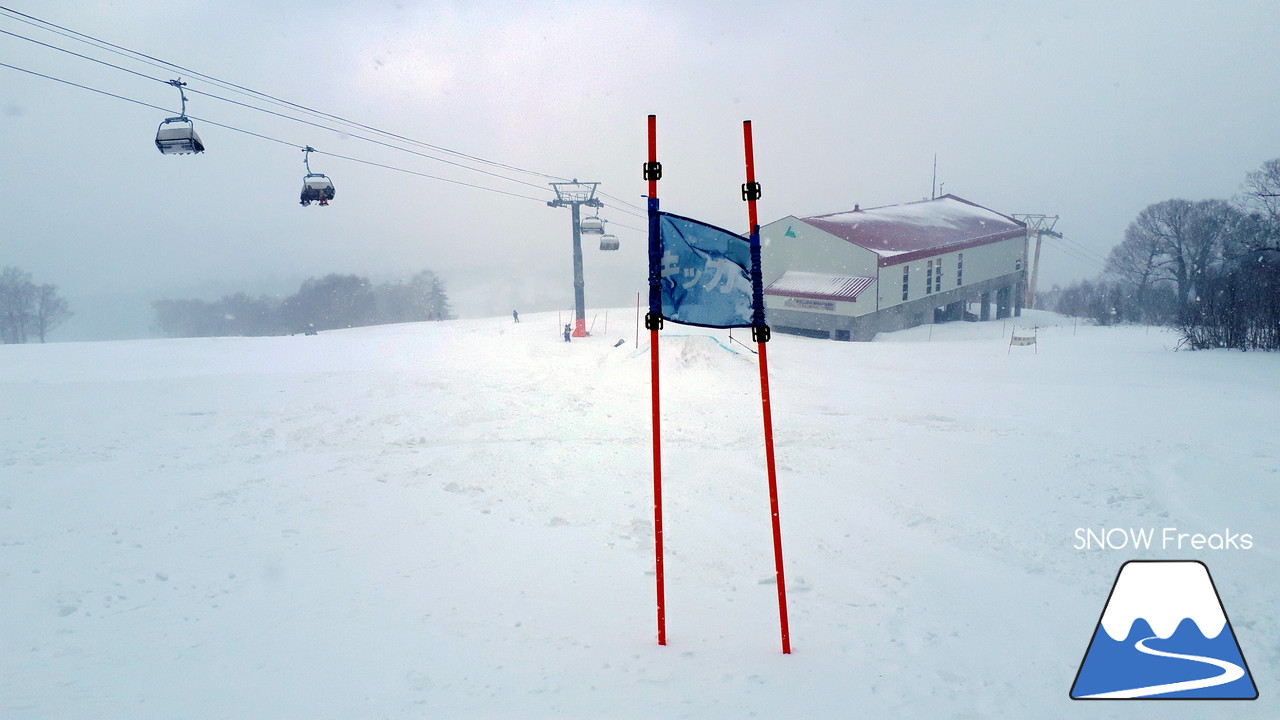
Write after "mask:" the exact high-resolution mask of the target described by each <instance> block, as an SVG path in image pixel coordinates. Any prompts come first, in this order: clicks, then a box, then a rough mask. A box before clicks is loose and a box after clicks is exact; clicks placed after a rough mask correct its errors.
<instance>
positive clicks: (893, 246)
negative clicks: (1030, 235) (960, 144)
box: [800, 195, 1026, 267]
mask: <svg viewBox="0 0 1280 720" xmlns="http://www.w3.org/2000/svg"><path fill="white" fill-rule="evenodd" d="M800 220H801V222H804V223H806V224H808V225H812V226H813V227H815V228H818V229H819V230H822V231H824V232H827V233H830V234H832V235H835V236H836V237H838V238H841V239H843V240H846V241H848V242H851V243H853V244H854V245H857V246H859V247H864V248H866V249H868V250H870V251H872V252H874V253H876V254H877V255H879V256H880V260H879V263H878V264H879V265H880V266H881V267H884V266H885V265H896V264H898V263H902V262H910V261H912V260H915V259H916V258H919V257H926V256H932V255H937V254H938V252H939V251H943V252H952V251H955V250H963V249H965V248H967V247H973V246H975V245H985V244H987V243H991V242H997V241H999V240H1008V239H1010V238H1015V237H1024V236H1025V235H1026V226H1025V225H1024V224H1023V223H1021V222H1019V221H1017V220H1014V219H1013V218H1011V217H1009V216H1008V215H1003V214H1001V213H998V212H996V211H995V210H990V209H988V208H984V207H982V206H981V205H976V204H974V203H971V202H969V201H968V200H965V199H963V198H959V197H956V196H955V195H943V196H942V197H939V198H934V199H933V200H920V201H919V202H913V203H905V204H902V205H886V206H883V207H877V208H867V209H865V210H862V209H858V210H852V211H849V212H841V213H832V214H830V215H815V216H813V217H806V218H800Z"/></svg>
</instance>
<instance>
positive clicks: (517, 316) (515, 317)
mask: <svg viewBox="0 0 1280 720" xmlns="http://www.w3.org/2000/svg"><path fill="white" fill-rule="evenodd" d="M511 319H512V320H513V321H515V322H520V313H518V312H516V311H515V310H512V311H511Z"/></svg>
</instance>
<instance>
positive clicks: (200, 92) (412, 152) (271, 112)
mask: <svg viewBox="0 0 1280 720" xmlns="http://www.w3.org/2000/svg"><path fill="white" fill-rule="evenodd" d="M0 33H2V34H5V35H10V36H12V37H16V38H20V39H23V40H27V41H29V42H33V43H35V44H37V45H42V46H44V47H47V48H50V49H52V50H57V51H59V52H64V53H67V54H69V55H73V56H75V57H78V58H82V59H84V60H88V61H90V62H94V63H98V64H100V65H105V66H107V67H110V68H114V69H116V70H120V71H123V72H126V73H129V74H132V75H136V76H138V77H141V78H144V79H147V80H152V81H155V82H157V83H161V84H164V85H170V84H172V83H170V82H169V81H168V80H164V79H161V78H158V77H154V76H151V75H147V74H145V73H140V72H137V71H136V70H130V69H128V68H124V67H121V66H119V65H115V64H113V63H109V62H106V61H104V60H99V59H97V58H92V57H89V56H87V55H82V54H80V53H77V52H74V51H71V50H67V49H65V48H60V47H57V46H56V45H50V44H48V43H44V42H41V41H39V40H35V39H32V38H29V37H26V36H25V35H18V34H16V33H12V32H9V31H7V30H0ZM187 92H189V93H191V94H193V95H203V96H205V97H208V98H211V99H214V100H220V101H222V102H225V103H230V104H232V105H237V106H239V107H243V108H247V109H250V110H256V111H258V112H261V113H265V114H267V115H272V116H274V117H278V118H282V119H285V120H292V121H294V122H297V123H301V124H303V125H310V126H312V127H315V128H319V129H321V130H327V131H329V132H333V133H339V134H343V135H346V136H348V137H352V138H355V139H357V140H363V141H365V142H368V143H372V144H374V145H381V146H383V147H386V148H390V149H392V150H399V151H401V152H405V153H409V154H410V155H417V156H418V157H423V158H427V159H428V160H434V161H436V162H441V163H444V164H446V165H452V166H454V167H459V168H462V169H464V170H470V171H471V172H477V173H480V174H482V175H489V176H491V177H496V178H499V179H501V180H506V181H507V182H513V183H517V184H520V185H526V186H528V187H531V188H536V189H539V190H545V189H546V188H545V187H543V186H542V185H537V184H534V183H531V182H527V181H524V180H519V179H517V178H512V177H508V176H506V175H502V174H499V173H495V172H491V171H489V170H482V169H480V168H474V167H471V166H469V165H464V164H462V163H458V162H454V161H452V160H447V159H445V158H441V157H436V156H435V155H428V154H426V153H421V152H418V151H416V150H409V149H407V148H402V147H399V146H397V145H392V144H390V143H385V142H382V141H381V140H375V139H373V138H368V137H364V136H362V135H357V134H354V133H350V132H347V131H345V130H339V129H336V128H333V127H329V126H327V125H321V124H320V123H315V122H311V121H310V120H304V119H302V118H297V117H293V116H292V115H285V114H283V113H278V112H276V111H274V110H268V109H266V108H261V107H258V106H256V105H250V104H248V103H244V102H240V101H239V100H233V99H231V98H225V97H222V96H220V95H215V94H213V93H210V92H205V91H203V90H198V89H195V88H192V87H187Z"/></svg>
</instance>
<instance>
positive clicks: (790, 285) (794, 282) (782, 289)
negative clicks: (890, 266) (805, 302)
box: [764, 270, 876, 302]
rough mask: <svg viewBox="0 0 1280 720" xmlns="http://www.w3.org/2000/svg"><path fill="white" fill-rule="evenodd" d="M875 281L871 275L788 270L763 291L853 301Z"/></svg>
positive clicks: (792, 295) (771, 293) (788, 295)
mask: <svg viewBox="0 0 1280 720" xmlns="http://www.w3.org/2000/svg"><path fill="white" fill-rule="evenodd" d="M875 281H876V279H875V278H873V277H847V276H844V275H826V274H823V273H813V272H801V271H799V270H788V271H786V272H785V273H783V274H782V277H780V278H778V279H777V280H774V281H773V282H771V283H769V287H767V288H765V289H764V291H765V294H767V295H785V296H787V297H799V298H812V299H815V300H846V301H849V302H853V301H854V300H857V299H858V295H860V294H862V291H863V290H866V289H867V288H869V287H871V285H872V283H874V282H875Z"/></svg>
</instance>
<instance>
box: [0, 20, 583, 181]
mask: <svg viewBox="0 0 1280 720" xmlns="http://www.w3.org/2000/svg"><path fill="white" fill-rule="evenodd" d="M0 11H3V12H6V13H8V14H10V15H11V16H15V17H14V19H17V20H20V21H21V22H26V23H27V24H32V22H29V21H34V22H35V23H39V26H42V27H45V28H55V29H56V31H62V32H59V33H58V34H62V35H63V36H64V37H66V36H67V35H65V33H70V34H72V35H74V36H75V37H73V38H71V39H75V40H78V41H80V42H85V43H86V44H92V45H94V46H95V47H99V48H101V49H106V50H109V51H112V52H118V53H127V54H128V55H129V56H133V57H135V58H142V59H144V61H153V62H158V63H162V64H163V65H164V66H166V67H168V68H172V69H175V70H178V71H181V72H184V73H186V74H188V75H192V76H195V77H200V78H203V79H205V80H206V81H209V82H212V83H216V84H218V85H221V86H224V87H227V88H232V89H235V90H237V91H243V92H245V93H249V94H251V95H255V96H258V97H260V98H263V99H267V100H270V101H271V102H274V103H277V104H282V105H287V106H289V107H292V108H296V109H298V110H301V111H304V112H306V113H309V114H312V115H319V116H323V117H326V118H329V119H331V120H335V121H338V122H341V123H343V124H346V125H350V126H353V127H359V128H362V129H365V130H368V131H371V132H374V133H378V134H380V135H385V136H387V137H391V138H395V139H397V140H401V141H404V142H408V143H411V144H415V145H419V146H422V147H426V148H430V149H432V150H437V151H440V152H444V153H448V154H450V155H455V156H457V157H461V158H465V159H467V160H471V161H473V162H478V163H482V164H485V165H491V166H494V167H499V168H503V169H506V170H512V171H515V172H520V173H525V174H529V175H535V176H538V177H543V178H550V179H552V180H564V178H561V177H558V176H555V175H550V174H547V173H543V172H539V171H536V170H529V169H526V168H521V167H518V166H515V165H509V164H507V163H500V162H496V161H493V160H487V159H485V158H482V157H479V156H476V155H471V154H468V153H464V152H461V151H458V150H452V149H450V148H446V147H443V146H440V145H433V144H430V143H425V142H422V141H420V140H415V139H413V138H410V137H406V136H404V135H398V134H396V133H392V132H389V131H386V130H381V129H379V128H376V127H373V126H370V125H365V124H363V123H359V122H355V121H353V120H348V119H346V118H343V117H341V116H338V115H333V114H330V113H325V112H321V111H319V110H315V109H312V108H309V107H306V106H304V105H299V104H297V103H293V102H290V101H288V100H283V99H281V98H277V97H275V96H273V95H270V94H267V93H263V92H260V91H257V90H253V89H251V88H248V87H245V86H242V85H237V84H235V83H232V82H228V81H225V80H221V79H219V78H216V77H214V76H211V75H206V74H205V73H201V72H199V71H197V70H192V69H191V68H187V67H184V66H182V65H178V64H176V63H172V62H169V61H167V60H163V59H161V58H156V57H152V56H151V55H147V54H146V53H142V52H139V51H137V50H132V49H130V48H127V47H123V46H121V45H116V44H115V43H111V42H108V41H106V40H101V39H99V38H96V37H93V36H92V35H87V34H85V33H81V32H78V31H76V30H72V29H70V28H66V27H63V26H61V25H58V24H56V23H52V22H49V21H47V20H42V19H40V18H37V17H34V16H32V15H28V14H26V13H22V12H19V11H17V10H13V9H12V8H9V7H5V6H3V5H0ZM24 18H25V19H24ZM49 32H55V30H49ZM68 52H69V51H68ZM462 167H466V166H462ZM471 169H473V170H475V169H474V168H471ZM476 171H477V172H480V171H478V170H476ZM516 182H520V181H516Z"/></svg>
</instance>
